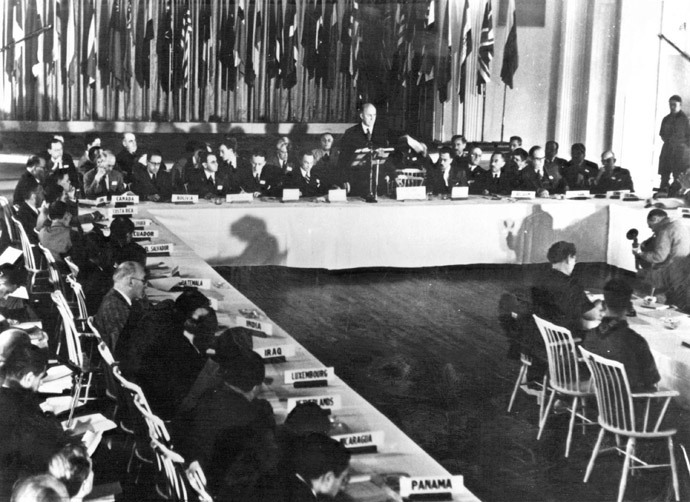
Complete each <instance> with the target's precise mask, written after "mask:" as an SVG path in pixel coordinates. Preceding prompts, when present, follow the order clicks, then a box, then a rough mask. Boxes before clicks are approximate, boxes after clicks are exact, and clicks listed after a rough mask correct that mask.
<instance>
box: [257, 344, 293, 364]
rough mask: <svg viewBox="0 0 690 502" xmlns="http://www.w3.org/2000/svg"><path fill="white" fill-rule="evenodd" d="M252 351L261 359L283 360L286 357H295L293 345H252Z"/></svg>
mask: <svg viewBox="0 0 690 502" xmlns="http://www.w3.org/2000/svg"><path fill="white" fill-rule="evenodd" d="M254 352H256V353H257V354H259V355H260V356H261V357H262V358H263V359H275V360H281V361H285V360H287V358H288V357H295V346H294V345H271V346H270V347H254Z"/></svg>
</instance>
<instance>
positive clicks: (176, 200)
mask: <svg viewBox="0 0 690 502" xmlns="http://www.w3.org/2000/svg"><path fill="white" fill-rule="evenodd" d="M172 202H173V204H197V203H198V202H199V196H198V195H194V194H189V193H175V194H173V196H172Z"/></svg>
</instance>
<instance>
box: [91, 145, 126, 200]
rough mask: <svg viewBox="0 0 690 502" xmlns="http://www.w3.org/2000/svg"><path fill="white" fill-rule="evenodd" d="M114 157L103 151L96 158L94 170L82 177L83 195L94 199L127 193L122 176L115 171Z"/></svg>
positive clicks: (108, 151)
mask: <svg viewBox="0 0 690 502" xmlns="http://www.w3.org/2000/svg"><path fill="white" fill-rule="evenodd" d="M115 162H116V161H115V155H113V152H111V151H110V150H103V151H102V152H101V154H100V155H99V156H98V159H97V163H96V168H94V169H91V170H90V171H89V172H88V173H86V174H85V175H84V195H85V196H86V197H87V198H88V199H95V198H97V197H101V196H104V195H121V194H123V193H125V192H126V191H127V186H126V185H125V180H124V176H123V175H122V173H121V172H120V171H118V170H117V169H115Z"/></svg>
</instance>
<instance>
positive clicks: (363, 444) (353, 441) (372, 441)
mask: <svg viewBox="0 0 690 502" xmlns="http://www.w3.org/2000/svg"><path fill="white" fill-rule="evenodd" d="M331 437H332V438H333V439H335V440H336V441H340V443H341V444H342V445H343V446H344V447H345V448H347V449H348V450H350V451H351V452H352V453H376V451H377V450H378V449H379V448H381V447H382V446H383V431H369V432H357V433H354V434H340V435H337V436H331Z"/></svg>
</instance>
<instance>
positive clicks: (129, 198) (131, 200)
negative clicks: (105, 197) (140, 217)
mask: <svg viewBox="0 0 690 502" xmlns="http://www.w3.org/2000/svg"><path fill="white" fill-rule="evenodd" d="M112 202H113V204H121V203H125V204H139V196H138V195H113V198H112Z"/></svg>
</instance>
